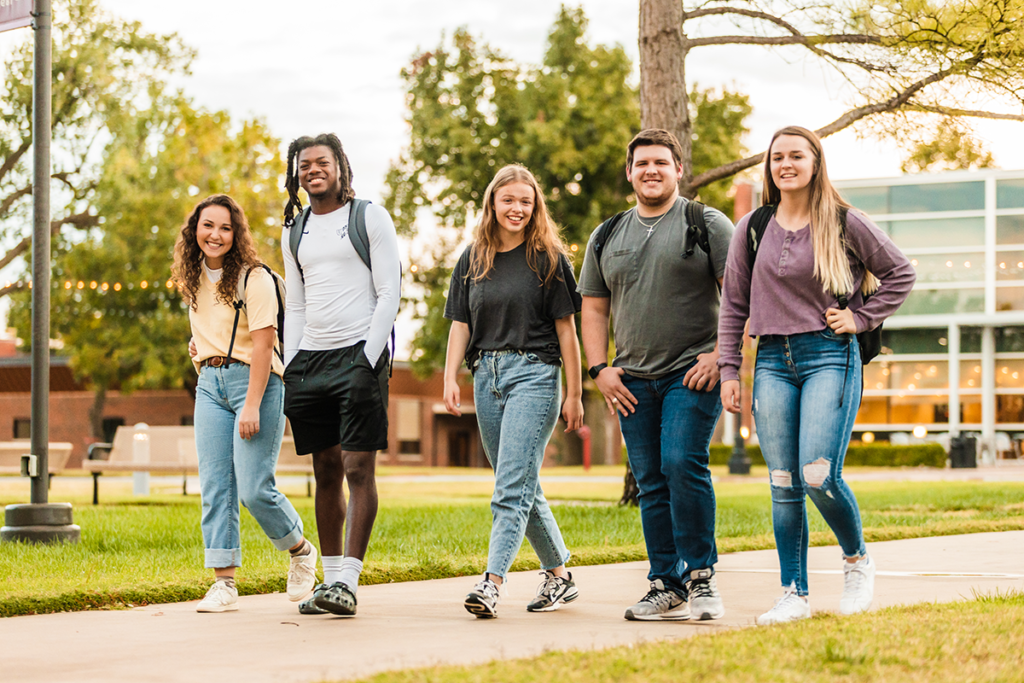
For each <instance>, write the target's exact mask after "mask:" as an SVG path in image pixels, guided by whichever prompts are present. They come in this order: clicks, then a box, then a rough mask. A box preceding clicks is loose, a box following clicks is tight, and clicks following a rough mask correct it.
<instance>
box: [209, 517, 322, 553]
mask: <svg viewBox="0 0 1024 683" xmlns="http://www.w3.org/2000/svg"><path fill="white" fill-rule="evenodd" d="M301 540H302V522H301V521H300V522H299V523H298V524H296V525H295V527H294V528H293V529H292V530H291V531H289V532H288V533H287V534H285V535H284V536H282V537H281V538H272V539H270V542H271V543H273V544H274V547H275V548H277V549H278V550H290V549H291V548H294V547H295V545H296V544H297V543H298V542H299V541H301ZM207 552H209V551H207Z"/></svg>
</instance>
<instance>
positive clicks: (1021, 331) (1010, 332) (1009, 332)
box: [993, 327, 1024, 353]
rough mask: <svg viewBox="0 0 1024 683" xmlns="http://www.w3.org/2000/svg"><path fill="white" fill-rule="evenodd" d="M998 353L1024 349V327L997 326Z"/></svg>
mask: <svg viewBox="0 0 1024 683" xmlns="http://www.w3.org/2000/svg"><path fill="white" fill-rule="evenodd" d="M993 332H994V333H995V337H996V353H1015V352H1016V353H1019V352H1022V351H1024V327H997V328H995V329H994V330H993Z"/></svg>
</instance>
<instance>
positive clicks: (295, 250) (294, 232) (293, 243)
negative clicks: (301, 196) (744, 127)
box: [246, 206, 310, 281]
mask: <svg viewBox="0 0 1024 683" xmlns="http://www.w3.org/2000/svg"><path fill="white" fill-rule="evenodd" d="M309 210H310V207H308V206H307V207H306V208H305V209H303V210H302V211H301V212H300V213H299V215H298V217H296V219H295V220H294V221H293V222H292V227H291V228H290V229H289V232H288V246H289V247H290V248H291V250H292V258H294V259H295V266H296V267H297V268H298V269H299V276H300V277H301V278H302V279H303V281H305V279H306V276H305V275H303V274H302V264H301V263H299V242H301V241H302V234H303V231H304V230H305V229H306V219H307V218H309ZM246 277H248V275H247V276H246Z"/></svg>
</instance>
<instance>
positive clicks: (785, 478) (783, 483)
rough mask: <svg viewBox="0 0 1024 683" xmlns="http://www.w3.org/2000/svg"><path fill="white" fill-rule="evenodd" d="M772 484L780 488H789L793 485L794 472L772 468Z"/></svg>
mask: <svg viewBox="0 0 1024 683" xmlns="http://www.w3.org/2000/svg"><path fill="white" fill-rule="evenodd" d="M771 480H772V486H774V487H775V488H779V489H788V488H792V487H793V473H792V472H789V471H787V470H772V472H771Z"/></svg>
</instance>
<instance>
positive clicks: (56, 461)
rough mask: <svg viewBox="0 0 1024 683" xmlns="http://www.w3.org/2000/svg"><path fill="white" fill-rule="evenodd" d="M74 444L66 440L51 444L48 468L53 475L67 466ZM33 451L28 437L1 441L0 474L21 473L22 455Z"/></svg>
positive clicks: (48, 454)
mask: <svg viewBox="0 0 1024 683" xmlns="http://www.w3.org/2000/svg"><path fill="white" fill-rule="evenodd" d="M72 448H73V446H72V445H71V444H70V443H67V442H65V441H59V442H54V443H51V444H50V447H49V451H48V453H47V468H46V469H48V470H49V471H50V474H51V475H54V474H60V473H61V472H63V471H64V470H65V468H67V465H68V460H70V459H71V450H72ZM31 452H32V444H31V442H30V441H29V440H28V439H18V440H16V441H0V474H21V456H23V455H27V454H29V453H31Z"/></svg>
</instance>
